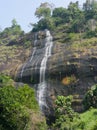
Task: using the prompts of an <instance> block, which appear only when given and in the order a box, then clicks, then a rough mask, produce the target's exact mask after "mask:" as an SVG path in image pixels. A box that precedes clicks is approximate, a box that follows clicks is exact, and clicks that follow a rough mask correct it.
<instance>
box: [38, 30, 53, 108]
mask: <svg viewBox="0 0 97 130" xmlns="http://www.w3.org/2000/svg"><path fill="white" fill-rule="evenodd" d="M45 40H46V41H45V53H44V57H43V59H42V61H41V65H40V80H39V85H38V93H37V97H38V102H39V106H40V108H41V110H42V111H43V108H44V107H46V108H47V104H46V87H47V84H46V81H45V80H46V79H45V72H46V64H47V60H48V58H49V57H50V56H51V50H52V46H53V42H52V36H51V34H50V31H49V30H46V39H45Z"/></svg>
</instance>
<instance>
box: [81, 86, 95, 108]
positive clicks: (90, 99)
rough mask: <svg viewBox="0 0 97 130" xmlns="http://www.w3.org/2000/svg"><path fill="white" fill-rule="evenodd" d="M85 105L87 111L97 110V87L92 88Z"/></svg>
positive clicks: (86, 96)
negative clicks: (90, 109) (91, 108)
mask: <svg viewBox="0 0 97 130" xmlns="http://www.w3.org/2000/svg"><path fill="white" fill-rule="evenodd" d="M83 104H84V108H85V110H87V109H89V108H90V107H94V108H97V85H94V86H92V87H91V89H90V90H89V91H88V92H87V93H86V95H85V97H84V99H83Z"/></svg>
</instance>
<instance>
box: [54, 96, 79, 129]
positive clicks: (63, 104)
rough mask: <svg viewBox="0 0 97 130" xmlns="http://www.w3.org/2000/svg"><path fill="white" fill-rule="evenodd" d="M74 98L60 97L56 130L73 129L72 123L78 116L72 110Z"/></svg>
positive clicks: (56, 111)
mask: <svg viewBox="0 0 97 130" xmlns="http://www.w3.org/2000/svg"><path fill="white" fill-rule="evenodd" d="M71 103H72V96H67V97H64V96H58V97H57V99H56V101H55V104H56V107H55V118H56V120H55V124H54V128H55V129H56V130H59V129H60V130H69V129H72V123H73V121H74V118H75V117H78V114H77V113H76V112H74V110H73V109H72V108H71Z"/></svg>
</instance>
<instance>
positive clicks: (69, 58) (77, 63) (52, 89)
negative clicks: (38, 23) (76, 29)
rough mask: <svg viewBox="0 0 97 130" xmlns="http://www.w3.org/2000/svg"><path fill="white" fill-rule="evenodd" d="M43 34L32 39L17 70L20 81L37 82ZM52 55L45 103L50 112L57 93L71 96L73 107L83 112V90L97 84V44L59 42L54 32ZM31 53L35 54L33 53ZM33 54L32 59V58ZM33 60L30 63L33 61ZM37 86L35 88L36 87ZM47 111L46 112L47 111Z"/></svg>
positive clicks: (42, 47)
mask: <svg viewBox="0 0 97 130" xmlns="http://www.w3.org/2000/svg"><path fill="white" fill-rule="evenodd" d="M44 38H45V33H44V32H39V33H37V42H33V48H32V52H31V55H30V57H29V59H28V61H27V62H25V64H24V68H25V69H24V70H23V73H22V76H21V72H22V69H23V67H22V68H21V69H20V70H19V71H18V72H19V73H18V74H17V78H18V79H19V80H20V81H23V82H27V83H32V84H36V83H38V82H39V70H40V63H41V60H42V58H43V55H44V44H45V39H44ZM53 43H54V45H53V48H52V56H51V57H49V59H48V62H47V70H46V79H47V99H46V100H47V103H48V104H49V105H48V106H50V109H48V110H46V112H45V113H50V112H51V111H52V112H53V107H54V100H55V99H56V96H57V95H65V96H67V95H73V97H74V102H73V104H72V105H73V107H74V109H75V110H76V111H79V112H80V111H82V110H83V106H82V99H83V97H84V94H85V93H86V91H87V90H88V89H89V88H90V87H91V86H92V85H94V84H96V83H97V66H96V65H97V51H96V50H97V45H96V43H93V44H92V45H91V46H90V45H86V44H85V42H83V41H80V42H79V41H78V43H77V42H72V43H70V42H68V43H61V42H60V39H57V38H56V33H53ZM33 53H34V54H33ZM32 55H33V60H32V59H31V58H32ZM31 60H32V61H33V62H32V61H31ZM35 89H37V87H36V88H35ZM47 111H48V112H47Z"/></svg>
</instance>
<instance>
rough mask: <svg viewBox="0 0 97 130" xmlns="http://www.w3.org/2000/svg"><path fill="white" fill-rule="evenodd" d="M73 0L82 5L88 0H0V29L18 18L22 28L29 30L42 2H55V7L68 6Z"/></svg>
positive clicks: (8, 25)
mask: <svg viewBox="0 0 97 130" xmlns="http://www.w3.org/2000/svg"><path fill="white" fill-rule="evenodd" d="M71 1H72V2H76V1H79V5H81V6H82V5H83V3H84V2H85V1H86V0H0V29H1V30H3V29H4V28H6V27H10V26H11V24H12V23H11V22H12V20H13V19H16V21H17V23H18V24H19V25H20V26H21V28H22V30H24V31H25V32H29V31H30V30H31V26H29V25H30V23H35V22H36V21H37V19H36V17H35V16H34V13H35V11H36V8H38V7H39V6H40V4H41V3H44V2H48V3H53V4H54V5H55V7H65V8H66V7H67V6H68V4H69V3H70V2H71Z"/></svg>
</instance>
